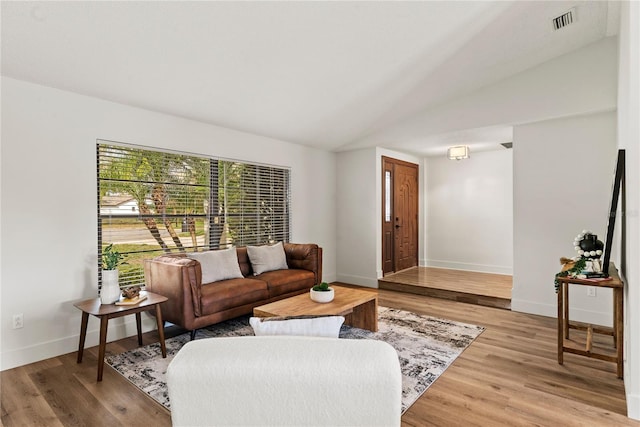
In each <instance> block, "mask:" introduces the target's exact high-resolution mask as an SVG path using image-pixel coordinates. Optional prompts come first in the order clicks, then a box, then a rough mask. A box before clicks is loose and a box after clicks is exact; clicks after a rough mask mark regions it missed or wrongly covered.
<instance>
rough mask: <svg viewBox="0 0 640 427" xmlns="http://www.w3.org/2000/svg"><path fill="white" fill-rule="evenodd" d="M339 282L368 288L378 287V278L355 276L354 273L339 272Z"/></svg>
mask: <svg viewBox="0 0 640 427" xmlns="http://www.w3.org/2000/svg"><path fill="white" fill-rule="evenodd" d="M337 281H338V282H343V283H349V284H350V285H359V286H366V287H367V288H377V287H378V279H377V278H371V277H364V276H354V275H352V274H338V280H337Z"/></svg>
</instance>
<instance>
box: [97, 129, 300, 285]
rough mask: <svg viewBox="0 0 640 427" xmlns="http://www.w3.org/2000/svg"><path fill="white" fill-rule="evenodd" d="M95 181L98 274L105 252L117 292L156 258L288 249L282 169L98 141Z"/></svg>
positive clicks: (286, 184)
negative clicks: (116, 256) (116, 262)
mask: <svg viewBox="0 0 640 427" xmlns="http://www.w3.org/2000/svg"><path fill="white" fill-rule="evenodd" d="M97 174H98V180H97V181H98V270H99V271H100V268H101V263H100V260H101V259H102V250H103V249H104V248H105V247H106V246H108V245H109V244H113V246H114V249H116V250H117V251H119V252H120V253H122V254H125V255H126V262H127V264H125V265H122V266H120V267H119V270H120V286H131V285H136V284H144V271H143V259H145V258H151V257H154V256H157V255H160V254H162V253H178V252H193V251H204V250H210V249H217V248H220V247H227V246H231V245H239V246H240V245H247V244H261V243H269V242H276V241H285V242H288V241H289V228H290V227H289V222H290V215H289V205H290V183H289V175H290V171H289V169H286V168H279V167H274V166H268V165H256V164H250V163H242V162H236V161H230V160H224V159H217V158H212V157H205V156H196V155H193V154H184V153H177V152H168V151H154V150H150V149H146V148H140V147H133V146H127V145H120V144H114V143H111V142H107V141H99V142H98V144H97ZM100 274H101V273H99V278H100V283H101V276H100Z"/></svg>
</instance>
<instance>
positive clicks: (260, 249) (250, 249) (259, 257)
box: [247, 242, 289, 276]
mask: <svg viewBox="0 0 640 427" xmlns="http://www.w3.org/2000/svg"><path fill="white" fill-rule="evenodd" d="M247 254H248V255H249V261H251V268H252V269H253V274H254V275H256V276H257V275H258V274H261V273H264V272H266V271H274V270H286V269H287V268H289V267H288V266H287V257H286V255H285V253H284V247H283V246H282V242H278V243H276V244H275V245H271V246H269V245H264V246H247Z"/></svg>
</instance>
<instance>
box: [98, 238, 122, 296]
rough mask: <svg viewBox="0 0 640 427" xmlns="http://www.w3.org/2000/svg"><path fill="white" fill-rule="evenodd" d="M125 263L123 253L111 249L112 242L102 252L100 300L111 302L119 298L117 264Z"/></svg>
mask: <svg viewBox="0 0 640 427" xmlns="http://www.w3.org/2000/svg"><path fill="white" fill-rule="evenodd" d="M121 264H125V262H124V255H122V254H121V253H120V252H118V251H117V250H115V249H113V243H112V244H110V245H109V246H107V247H106V248H104V250H103V252H102V288H101V289H100V302H101V303H102V304H113V303H115V302H116V301H118V300H119V299H120V284H119V278H118V277H119V276H118V274H119V272H118V266H119V265H121Z"/></svg>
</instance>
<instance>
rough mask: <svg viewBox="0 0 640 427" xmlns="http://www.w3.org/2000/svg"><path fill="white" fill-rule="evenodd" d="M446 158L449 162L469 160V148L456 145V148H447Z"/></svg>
mask: <svg viewBox="0 0 640 427" xmlns="http://www.w3.org/2000/svg"><path fill="white" fill-rule="evenodd" d="M447 157H448V158H449V160H462V159H468V158H469V146H467V145H458V146H456V147H449V149H448V150H447Z"/></svg>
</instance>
